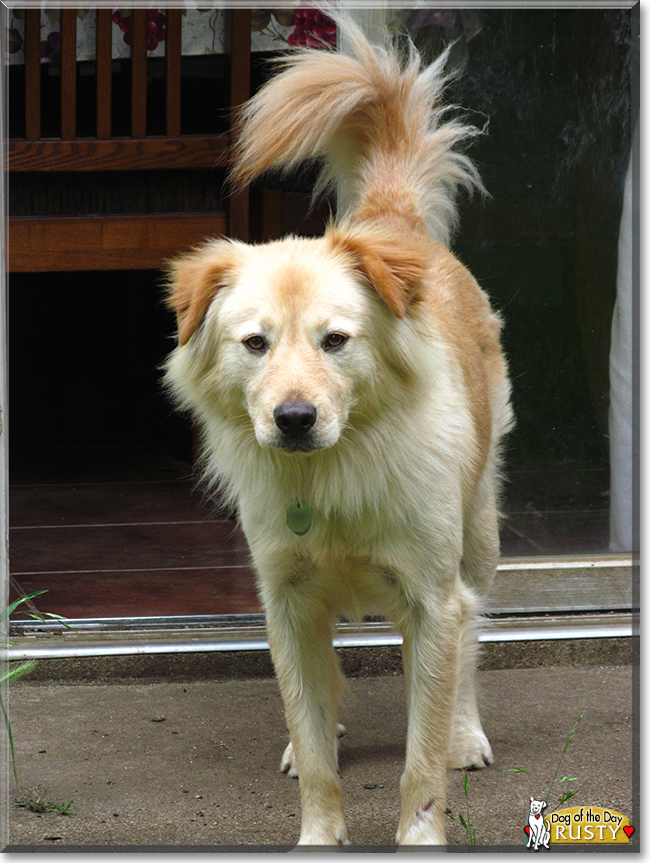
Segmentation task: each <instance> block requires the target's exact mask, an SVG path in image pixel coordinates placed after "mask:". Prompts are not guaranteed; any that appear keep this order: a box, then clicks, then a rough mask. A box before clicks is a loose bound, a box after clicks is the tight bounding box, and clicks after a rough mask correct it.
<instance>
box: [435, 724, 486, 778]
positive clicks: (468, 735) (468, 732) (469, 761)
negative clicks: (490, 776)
mask: <svg viewBox="0 0 650 863" xmlns="http://www.w3.org/2000/svg"><path fill="white" fill-rule="evenodd" d="M493 761H494V755H493V753H492V747H491V746H490V741H489V740H488V739H487V737H486V736H485V734H484V733H483V730H482V729H481V728H480V727H479V728H467V727H462V728H456V729H455V730H454V732H453V734H452V737H451V744H450V746H449V752H448V754H447V766H448V767H451V768H452V769H453V770H479V769H480V768H482V767H487V766H488V765H490V764H492V762H493Z"/></svg>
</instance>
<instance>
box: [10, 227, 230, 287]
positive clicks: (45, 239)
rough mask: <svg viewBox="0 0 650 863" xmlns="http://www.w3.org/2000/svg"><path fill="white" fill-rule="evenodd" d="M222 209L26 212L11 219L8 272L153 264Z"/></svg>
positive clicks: (195, 236)
mask: <svg viewBox="0 0 650 863" xmlns="http://www.w3.org/2000/svg"><path fill="white" fill-rule="evenodd" d="M225 230H226V218H225V216H224V214H223V213H215V214H206V213H198V214H197V213H190V214H187V213H173V214H165V215H157V214H156V215H153V214H152V215H135V216H132V215H124V216H61V217H56V218H53V217H51V218H44V217H32V216H30V217H26V218H14V219H9V221H8V261H9V267H8V268H9V272H14V273H29V272H68V271H76V270H155V269H160V268H162V267H164V266H165V264H166V261H167V260H169V259H170V258H172V257H173V256H174V255H177V254H178V253H179V252H183V251H185V250H188V249H190V248H191V247H192V246H195V245H197V244H199V243H200V242H202V241H203V240H204V239H206V238H207V237H217V236H220V235H222V234H224V233H225Z"/></svg>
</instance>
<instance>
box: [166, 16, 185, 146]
mask: <svg viewBox="0 0 650 863" xmlns="http://www.w3.org/2000/svg"><path fill="white" fill-rule="evenodd" d="M166 15H167V28H166V29H167V36H166V37H165V87H166V92H165V101H166V116H165V134H166V135H167V137H168V138H177V137H178V136H179V135H180V134H181V47H182V46H181V27H182V23H183V15H182V10H181V9H166Z"/></svg>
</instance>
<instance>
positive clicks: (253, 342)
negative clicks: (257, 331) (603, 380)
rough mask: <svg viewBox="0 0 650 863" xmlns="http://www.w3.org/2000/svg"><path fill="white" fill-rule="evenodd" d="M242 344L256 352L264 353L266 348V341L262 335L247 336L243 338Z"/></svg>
mask: <svg viewBox="0 0 650 863" xmlns="http://www.w3.org/2000/svg"><path fill="white" fill-rule="evenodd" d="M244 344H245V345H246V347H247V348H248V350H249V351H253V353H256V354H261V353H264V351H265V350H266V341H265V339H264V338H263V337H262V336H249V337H248V338H247V339H244Z"/></svg>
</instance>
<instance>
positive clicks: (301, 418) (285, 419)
mask: <svg viewBox="0 0 650 863" xmlns="http://www.w3.org/2000/svg"><path fill="white" fill-rule="evenodd" d="M317 414H318V411H317V410H316V407H315V405H313V404H312V403H311V402H308V401H298V402H290V401H286V402H282V404H279V405H278V406H277V408H276V409H275V410H274V411H273V419H274V420H275V424H276V426H277V427H278V428H279V429H280V431H281V432H282V434H284V435H286V436H287V437H292V438H300V437H302V436H303V435H306V434H307V432H308V431H309V430H310V429H311V428H312V426H313V425H314V423H315V422H316V416H317Z"/></svg>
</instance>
